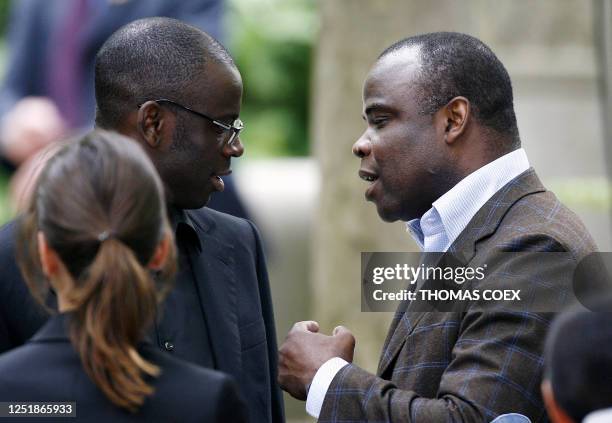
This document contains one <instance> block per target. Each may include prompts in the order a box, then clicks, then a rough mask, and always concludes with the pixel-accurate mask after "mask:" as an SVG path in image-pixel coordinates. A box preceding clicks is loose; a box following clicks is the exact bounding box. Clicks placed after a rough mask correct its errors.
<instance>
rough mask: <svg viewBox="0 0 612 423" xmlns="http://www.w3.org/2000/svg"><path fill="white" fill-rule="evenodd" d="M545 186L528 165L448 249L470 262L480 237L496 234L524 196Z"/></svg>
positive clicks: (478, 213)
mask: <svg viewBox="0 0 612 423" xmlns="http://www.w3.org/2000/svg"><path fill="white" fill-rule="evenodd" d="M544 191H546V188H544V186H543V185H542V182H540V179H539V178H538V176H537V175H536V173H535V170H533V168H529V169H528V170H526V171H525V172H523V173H521V174H520V175H519V176H517V177H516V178H514V179H513V180H511V181H510V182H508V183H507V184H506V185H504V187H503V188H502V189H500V190H499V191H498V192H497V193H495V195H494V196H493V197H491V198H490V199H489V201H487V202H486V203H485V205H484V206H483V207H482V208H481V209H480V210H478V212H477V213H476V214H475V215H474V217H473V218H472V220H471V221H470V223H468V225H467V226H466V228H465V229H464V230H463V232H461V234H460V235H459V236H458V237H457V239H456V240H455V242H454V243H453V244H452V245H451V246H450V248H449V249H448V251H449V252H451V253H454V254H459V255H460V256H461V257H462V260H461V261H463V262H465V263H467V262H469V261H470V260H471V259H472V257H474V254H476V244H477V243H478V241H480V240H481V239H484V238H486V237H488V236H489V235H491V234H493V233H494V232H495V231H496V230H497V228H498V227H499V225H500V224H501V221H502V219H503V218H504V216H505V215H506V213H508V210H510V207H512V205H514V203H516V202H517V201H519V200H520V199H521V198H523V197H525V196H527V195H529V194H535V193H538V192H544Z"/></svg>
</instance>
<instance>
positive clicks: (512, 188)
mask: <svg viewBox="0 0 612 423" xmlns="http://www.w3.org/2000/svg"><path fill="white" fill-rule="evenodd" d="M542 191H546V188H544V186H543V185H542V183H541V182H540V180H539V178H538V177H537V175H536V173H535V171H534V170H533V168H530V169H528V170H526V171H525V172H523V173H521V174H520V175H519V176H517V177H516V178H514V179H513V180H512V181H510V182H508V183H507V184H506V185H505V186H504V187H503V188H502V189H500V190H499V191H498V192H496V193H495V195H493V197H491V198H490V199H489V200H488V201H487V202H486V203H485V205H484V206H482V207H481V208H480V210H478V212H477V213H476V215H474V217H473V218H472V220H470V223H468V225H467V226H466V228H465V229H464V230H463V232H461V234H460V235H459V236H458V237H457V239H456V240H455V241H454V242H453V244H452V245H451V246H450V247H449V249H448V252H449V253H452V254H453V255H454V258H453V259H452V260H449V262H451V263H455V264H457V263H464V264H467V263H469V262H470V260H471V259H472V258H473V257H474V255H475V254H476V243H477V242H478V241H479V240H481V239H483V238H486V237H488V236H489V235H491V234H493V233H494V232H495V231H496V230H497V228H498V227H499V225H500V223H501V221H502V219H503V217H504V215H505V214H506V213H507V212H508V210H509V209H510V207H512V205H514V203H516V202H517V201H518V200H520V199H521V198H523V197H524V196H526V195H529V194H533V193H536V192H542ZM441 258H446V254H445V255H444V257H438V259H437V260H433V261H432V263H429V264H428V265H430V266H431V265H436V264H437V263H438V262H439V261H440V259H441ZM425 260H427V259H425ZM421 282H423V281H419V282H417V284H416V285H417V286H419V287H420V285H421ZM417 290H418V288H417ZM422 305H423V303H422V302H419V306H418V309H417V305H416V304H412V303H406V302H404V303H402V304H401V305H400V306H399V307H398V310H397V311H396V314H395V317H394V319H393V321H392V323H391V325H390V328H389V333H388V334H387V339H386V340H385V344H384V347H383V351H382V355H381V358H380V361H379V365H378V371H377V373H378V375H379V376H380V375H382V374H383V373H384V372H385V371H386V370H387V369H388V368H389V366H390V364H391V363H393V361H394V359H395V357H396V356H397V354H398V353H399V351H400V350H401V348H402V346H403V345H404V343H405V342H406V338H407V337H408V336H409V335H410V334H411V333H412V331H414V328H415V327H416V326H417V324H418V322H419V321H420V320H421V319H422V318H423V316H424V315H425V313H429V312H433V311H435V309H433V308H432V309H431V310H430V311H423V310H422Z"/></svg>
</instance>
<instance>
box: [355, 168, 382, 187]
mask: <svg viewBox="0 0 612 423" xmlns="http://www.w3.org/2000/svg"><path fill="white" fill-rule="evenodd" d="M359 177H360V178H361V179H363V180H364V181H366V182H369V183H370V184H372V183H374V182H375V181H376V180H377V179H378V175H377V174H376V173H374V172H372V171H370V170H365V169H360V170H359Z"/></svg>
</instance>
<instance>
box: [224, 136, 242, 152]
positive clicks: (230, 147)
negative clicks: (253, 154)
mask: <svg viewBox="0 0 612 423" xmlns="http://www.w3.org/2000/svg"><path fill="white" fill-rule="evenodd" d="M225 151H226V154H227V155H228V157H240V156H242V154H243V153H244V145H243V144H242V141H241V140H240V135H236V138H234V140H232V143H231V144H226V145H225Z"/></svg>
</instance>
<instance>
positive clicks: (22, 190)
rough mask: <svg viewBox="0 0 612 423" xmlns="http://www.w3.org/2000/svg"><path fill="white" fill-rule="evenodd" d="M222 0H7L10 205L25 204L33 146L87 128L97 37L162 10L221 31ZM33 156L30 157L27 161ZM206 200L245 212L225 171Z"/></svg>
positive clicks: (0, 98)
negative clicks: (221, 185)
mask: <svg viewBox="0 0 612 423" xmlns="http://www.w3.org/2000/svg"><path fill="white" fill-rule="evenodd" d="M223 12H224V1H223V0H181V1H180V2H176V1H172V0H147V1H142V0H62V1H61V2H50V1H45V0H19V1H13V2H11V15H10V20H9V24H8V32H7V45H8V48H9V55H8V58H7V69H6V74H5V77H4V80H3V83H2V86H1V88H0V163H1V164H2V165H3V166H0V168H2V167H3V168H4V169H5V170H8V171H9V172H13V171H16V172H15V174H14V176H13V178H12V179H11V190H10V191H11V198H12V203H13V207H14V209H15V210H17V211H19V210H22V209H23V205H24V204H27V196H28V194H29V185H30V180H31V179H33V176H34V174H35V173H36V166H35V165H36V161H37V160H36V159H35V156H36V155H37V153H38V152H40V151H41V150H42V149H44V148H45V147H46V146H47V145H49V144H50V143H53V142H54V141H56V140H58V139H61V138H63V137H65V136H68V135H78V134H82V133H85V132H88V131H90V130H91V129H92V128H93V124H94V116H95V96H94V61H95V57H96V52H97V51H98V50H99V49H100V47H101V46H102V44H103V43H104V41H105V40H106V39H107V38H108V37H109V36H110V35H111V34H112V33H113V32H115V31H116V30H117V29H119V28H120V27H121V26H123V25H125V24H127V23H129V22H131V21H133V20H136V19H140V18H145V17H151V16H167V17H171V18H176V19H179V20H181V21H183V22H186V23H189V24H191V25H193V26H195V27H197V28H199V29H201V30H203V31H206V32H207V33H208V34H210V35H212V36H213V37H215V38H217V39H222V38H223V35H224V34H223V29H222V16H223ZM33 162H34V163H33ZM225 182H226V191H225V193H224V194H223V195H220V196H217V197H216V198H214V199H213V200H212V201H211V203H210V204H209V207H212V208H214V209H216V210H220V211H223V212H226V213H230V214H232V215H234V216H239V217H244V218H247V217H248V213H247V210H246V208H245V206H244V204H243V202H242V201H241V199H240V198H239V197H238V192H237V191H236V189H235V186H234V183H233V180H232V178H231V177H228V178H226V181H225Z"/></svg>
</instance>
